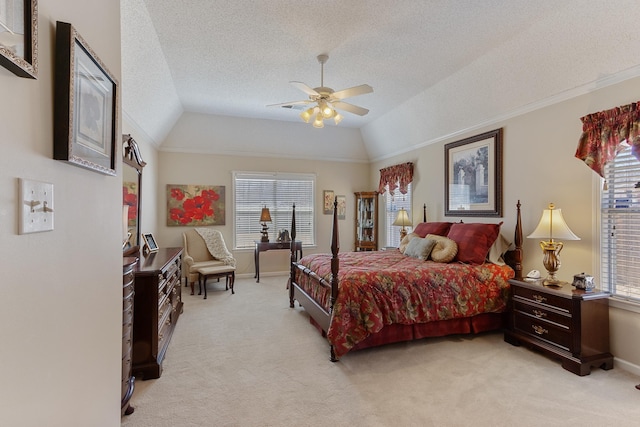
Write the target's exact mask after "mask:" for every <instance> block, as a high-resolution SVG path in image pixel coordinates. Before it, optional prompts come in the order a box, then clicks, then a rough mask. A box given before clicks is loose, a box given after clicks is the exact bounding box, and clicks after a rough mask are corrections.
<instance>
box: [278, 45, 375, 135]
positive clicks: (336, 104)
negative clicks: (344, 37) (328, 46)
mask: <svg viewBox="0 0 640 427" xmlns="http://www.w3.org/2000/svg"><path fill="white" fill-rule="evenodd" d="M328 59H329V55H324V54H323V55H318V62H319V63H320V86H319V87H316V88H314V89H311V88H310V87H309V86H307V85H306V84H304V83H302V82H289V83H291V84H292V85H294V86H295V87H297V88H298V89H300V90H301V91H303V92H304V93H306V94H307V95H309V99H305V100H302V101H292V102H284V103H282V104H272V105H267V107H283V108H296V107H295V106H298V105H301V106H305V105H309V106H310V107H309V108H307V109H305V110H304V111H303V112H302V113H300V117H301V118H302V120H304V121H305V123H309V121H311V119H312V118H313V126H314V127H316V128H322V127H324V120H325V119H333V121H334V122H335V124H338V123H340V122H341V121H342V115H341V114H340V113H339V112H338V111H337V110H342V111H347V112H349V113H353V114H357V115H359V116H364V115H365V114H367V113H368V112H369V110H367V109H366V108H363V107H359V106H357V105H353V104H349V103H347V102H344V101H343V99H346V98H351V97H353V96H358V95H364V94H366V93H371V92H373V88H372V87H371V86H369V85H366V84H365V85H360V86H354V87H351V88H349V89H343V90H339V91H337V92H334V90H333V89H331V88H330V87H325V85H324V64H325V63H326V62H327V60H328ZM313 104H315V105H313Z"/></svg>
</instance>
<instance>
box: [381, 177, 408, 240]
mask: <svg viewBox="0 0 640 427" xmlns="http://www.w3.org/2000/svg"><path fill="white" fill-rule="evenodd" d="M411 199H412V197H411V184H409V185H408V187H407V194H402V193H400V192H399V191H398V190H396V191H395V194H394V195H393V196H392V195H391V194H389V192H388V191H387V192H386V193H385V205H386V207H385V212H386V214H385V227H386V235H387V246H391V247H396V248H397V247H398V246H400V227H399V226H397V225H393V221H395V220H396V216H397V215H398V211H399V210H400V208H404V209H405V210H406V211H407V215H409V219H411V220H413V216H412V214H411ZM412 229H413V228H412V227H405V230H407V233H411V230H412Z"/></svg>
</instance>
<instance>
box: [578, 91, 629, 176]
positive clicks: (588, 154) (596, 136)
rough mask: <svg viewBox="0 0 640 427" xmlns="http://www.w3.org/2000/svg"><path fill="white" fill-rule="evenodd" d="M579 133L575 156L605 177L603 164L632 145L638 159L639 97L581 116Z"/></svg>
mask: <svg viewBox="0 0 640 427" xmlns="http://www.w3.org/2000/svg"><path fill="white" fill-rule="evenodd" d="M580 120H582V135H581V136H580V142H578V149H577V150H576V157H577V158H579V159H580V160H582V161H584V162H585V163H586V165H587V166H589V167H590V168H591V169H593V170H594V171H595V172H596V173H598V174H599V175H600V176H602V177H604V166H605V165H606V164H607V162H609V161H611V160H613V159H614V158H615V157H616V155H617V154H618V152H620V151H621V150H623V149H624V148H625V144H624V143H626V144H629V145H630V146H631V152H632V153H633V155H634V156H635V157H636V158H637V159H638V160H640V101H639V102H634V103H633V104H629V105H624V106H622V107H616V108H612V109H611V110H607V111H600V112H598V113H593V114H589V115H587V116H584V117H582V118H581V119H580Z"/></svg>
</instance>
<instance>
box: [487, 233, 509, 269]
mask: <svg viewBox="0 0 640 427" xmlns="http://www.w3.org/2000/svg"><path fill="white" fill-rule="evenodd" d="M510 247H511V242H510V241H508V240H507V238H506V237H504V236H503V235H502V234H498V238H497V239H496V241H495V242H493V245H491V248H490V249H489V255H487V261H489V262H491V263H494V264H498V265H504V264H505V262H504V258H503V256H504V253H505V252H507V251H508V250H509V248H510Z"/></svg>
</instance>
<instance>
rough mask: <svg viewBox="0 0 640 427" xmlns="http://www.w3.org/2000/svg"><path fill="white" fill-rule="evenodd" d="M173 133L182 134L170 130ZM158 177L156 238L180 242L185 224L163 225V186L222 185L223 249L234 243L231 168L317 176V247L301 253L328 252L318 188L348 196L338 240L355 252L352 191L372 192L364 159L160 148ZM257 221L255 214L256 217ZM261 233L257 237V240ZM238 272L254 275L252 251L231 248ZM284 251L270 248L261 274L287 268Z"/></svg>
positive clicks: (263, 258) (325, 220)
mask: <svg viewBox="0 0 640 427" xmlns="http://www.w3.org/2000/svg"><path fill="white" fill-rule="evenodd" d="M172 135H173V136H174V137H178V138H179V137H180V135H176V134H175V133H172ZM159 168H160V170H161V171H162V173H161V174H160V176H159V180H158V189H157V191H158V198H157V206H156V209H157V213H158V218H159V219H158V221H159V224H158V240H159V242H160V244H162V245H164V246H182V233H183V232H184V231H185V230H186V229H187V228H186V227H167V226H166V220H165V218H166V215H167V205H166V203H167V202H166V200H167V199H166V186H167V184H209V185H224V186H225V187H226V189H225V195H226V206H227V209H226V221H225V222H226V223H225V225H224V226H216V227H215V228H216V229H219V230H220V231H221V232H222V233H223V235H224V238H225V242H226V243H227V247H228V248H229V249H230V250H231V248H232V245H233V195H232V191H233V187H232V183H233V177H232V172H233V171H256V172H257V171H259V172H299V173H314V174H316V201H315V203H316V224H315V225H316V243H317V247H315V248H304V253H305V254H307V253H313V252H318V251H322V252H328V251H329V246H330V243H331V242H330V236H331V221H332V219H331V216H330V215H323V214H322V190H333V191H334V192H335V194H336V195H338V194H340V195H342V194H344V195H345V196H347V213H346V218H345V220H344V221H342V220H341V221H339V223H340V230H339V231H340V241H341V247H342V248H343V250H353V245H354V236H353V221H354V217H355V207H354V202H355V197H354V195H353V193H354V192H356V191H365V190H372V188H371V187H368V184H367V183H368V182H369V181H370V179H369V167H368V165H367V164H364V163H346V162H335V161H333V162H331V161H311V160H290V159H277V158H269V157H267V158H259V157H247V156H219V155H213V154H184V153H182V154H181V153H171V152H164V151H161V152H160V154H159ZM256 222H258V218H256ZM258 237H259V236H256V238H258ZM233 253H234V256H235V258H236V260H237V272H238V274H245V275H253V273H254V271H255V270H254V265H253V264H254V261H253V250H240V251H233ZM288 261H289V255H288V253H287V251H268V252H263V253H261V255H260V274H261V275H264V274H269V273H270V272H283V271H287V270H288V268H289V266H288Z"/></svg>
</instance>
